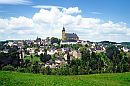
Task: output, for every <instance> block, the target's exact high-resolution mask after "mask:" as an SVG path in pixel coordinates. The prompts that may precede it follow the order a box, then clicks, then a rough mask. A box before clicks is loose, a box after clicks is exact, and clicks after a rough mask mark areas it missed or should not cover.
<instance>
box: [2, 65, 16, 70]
mask: <svg viewBox="0 0 130 86" xmlns="http://www.w3.org/2000/svg"><path fill="white" fill-rule="evenodd" d="M2 70H4V71H14V70H15V68H14V67H13V66H11V65H7V66H4V67H3V68H2Z"/></svg>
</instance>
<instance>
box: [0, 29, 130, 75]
mask: <svg viewBox="0 0 130 86" xmlns="http://www.w3.org/2000/svg"><path fill="white" fill-rule="evenodd" d="M61 33H62V38H61V39H58V38H56V37H51V38H50V37H47V38H46V39H42V38H39V37H37V38H36V40H7V41H1V42H0V57H1V58H0V68H2V67H4V66H6V65H9V64H10V65H13V66H14V67H17V66H20V67H21V68H28V66H32V67H35V66H36V64H37V65H42V66H41V67H45V68H46V67H49V68H53V69H55V68H61V66H62V65H67V64H71V66H72V65H73V64H76V63H75V60H77V59H81V60H83V61H86V62H88V61H91V60H92V61H94V63H93V65H92V64H89V66H90V67H92V68H91V69H89V71H90V72H89V73H96V72H93V71H92V70H94V71H96V70H98V72H99V70H100V72H101V71H102V72H106V71H108V69H107V68H108V65H109V64H108V63H106V62H105V61H104V60H103V61H104V63H102V67H101V68H99V67H98V65H99V64H98V63H97V61H98V60H97V58H96V57H98V58H99V56H101V57H100V58H101V59H103V58H104V59H105V58H106V57H105V56H107V57H108V58H110V59H111V58H113V56H115V54H118V52H124V53H128V52H130V43H129V42H122V43H116V42H110V41H101V42H90V41H85V40H80V38H79V37H78V35H77V34H76V33H67V32H66V30H65V27H63V30H62V31H61ZM93 55H94V56H95V58H96V59H95V58H93ZM96 55H97V56H96ZM119 55H120V53H119ZM85 58H86V59H85ZM92 58H93V59H92ZM101 59H100V60H101ZM112 60H113V59H112ZM118 60H119V59H118ZM112 62H113V61H112ZM85 64H86V63H85ZM87 64H88V63H87ZM87 64H86V65H87ZM80 65H81V64H80ZM94 65H95V66H94ZM93 66H94V67H95V69H93V68H94V67H93ZM100 66H101V65H100ZM36 67H37V66H36ZM72 67H73V66H72ZM85 67H86V66H85ZM70 68H71V67H70ZM83 68H84V67H83ZM37 70H38V69H37ZM37 70H35V72H36V73H37V72H38V71H37ZM85 70H87V69H85ZM85 70H84V72H83V74H86V73H88V71H87V72H85ZM115 70H116V69H115ZM21 71H22V70H21ZM26 71H28V72H29V71H31V69H26ZM112 71H113V69H112ZM116 71H118V70H116ZM125 71H127V70H125ZM24 72H25V70H24ZM109 72H110V71H109ZM76 74H77V73H76Z"/></svg>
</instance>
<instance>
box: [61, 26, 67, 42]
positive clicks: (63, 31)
mask: <svg viewBox="0 0 130 86" xmlns="http://www.w3.org/2000/svg"><path fill="white" fill-rule="evenodd" d="M65 39H66V36H65V28H64V27H63V30H62V41H65Z"/></svg>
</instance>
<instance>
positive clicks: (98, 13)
mask: <svg viewBox="0 0 130 86" xmlns="http://www.w3.org/2000/svg"><path fill="white" fill-rule="evenodd" d="M90 13H91V14H96V15H100V14H103V13H100V12H90Z"/></svg>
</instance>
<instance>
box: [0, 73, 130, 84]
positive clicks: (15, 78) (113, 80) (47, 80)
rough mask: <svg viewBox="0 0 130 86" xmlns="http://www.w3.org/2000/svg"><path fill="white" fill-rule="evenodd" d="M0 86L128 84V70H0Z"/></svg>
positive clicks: (129, 76) (129, 79) (129, 80)
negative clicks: (65, 73) (90, 72)
mask: <svg viewBox="0 0 130 86" xmlns="http://www.w3.org/2000/svg"><path fill="white" fill-rule="evenodd" d="M0 86H130V72H128V73H113V74H93V75H72V76H59V75H42V74H30V73H18V72H10V71H0Z"/></svg>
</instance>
